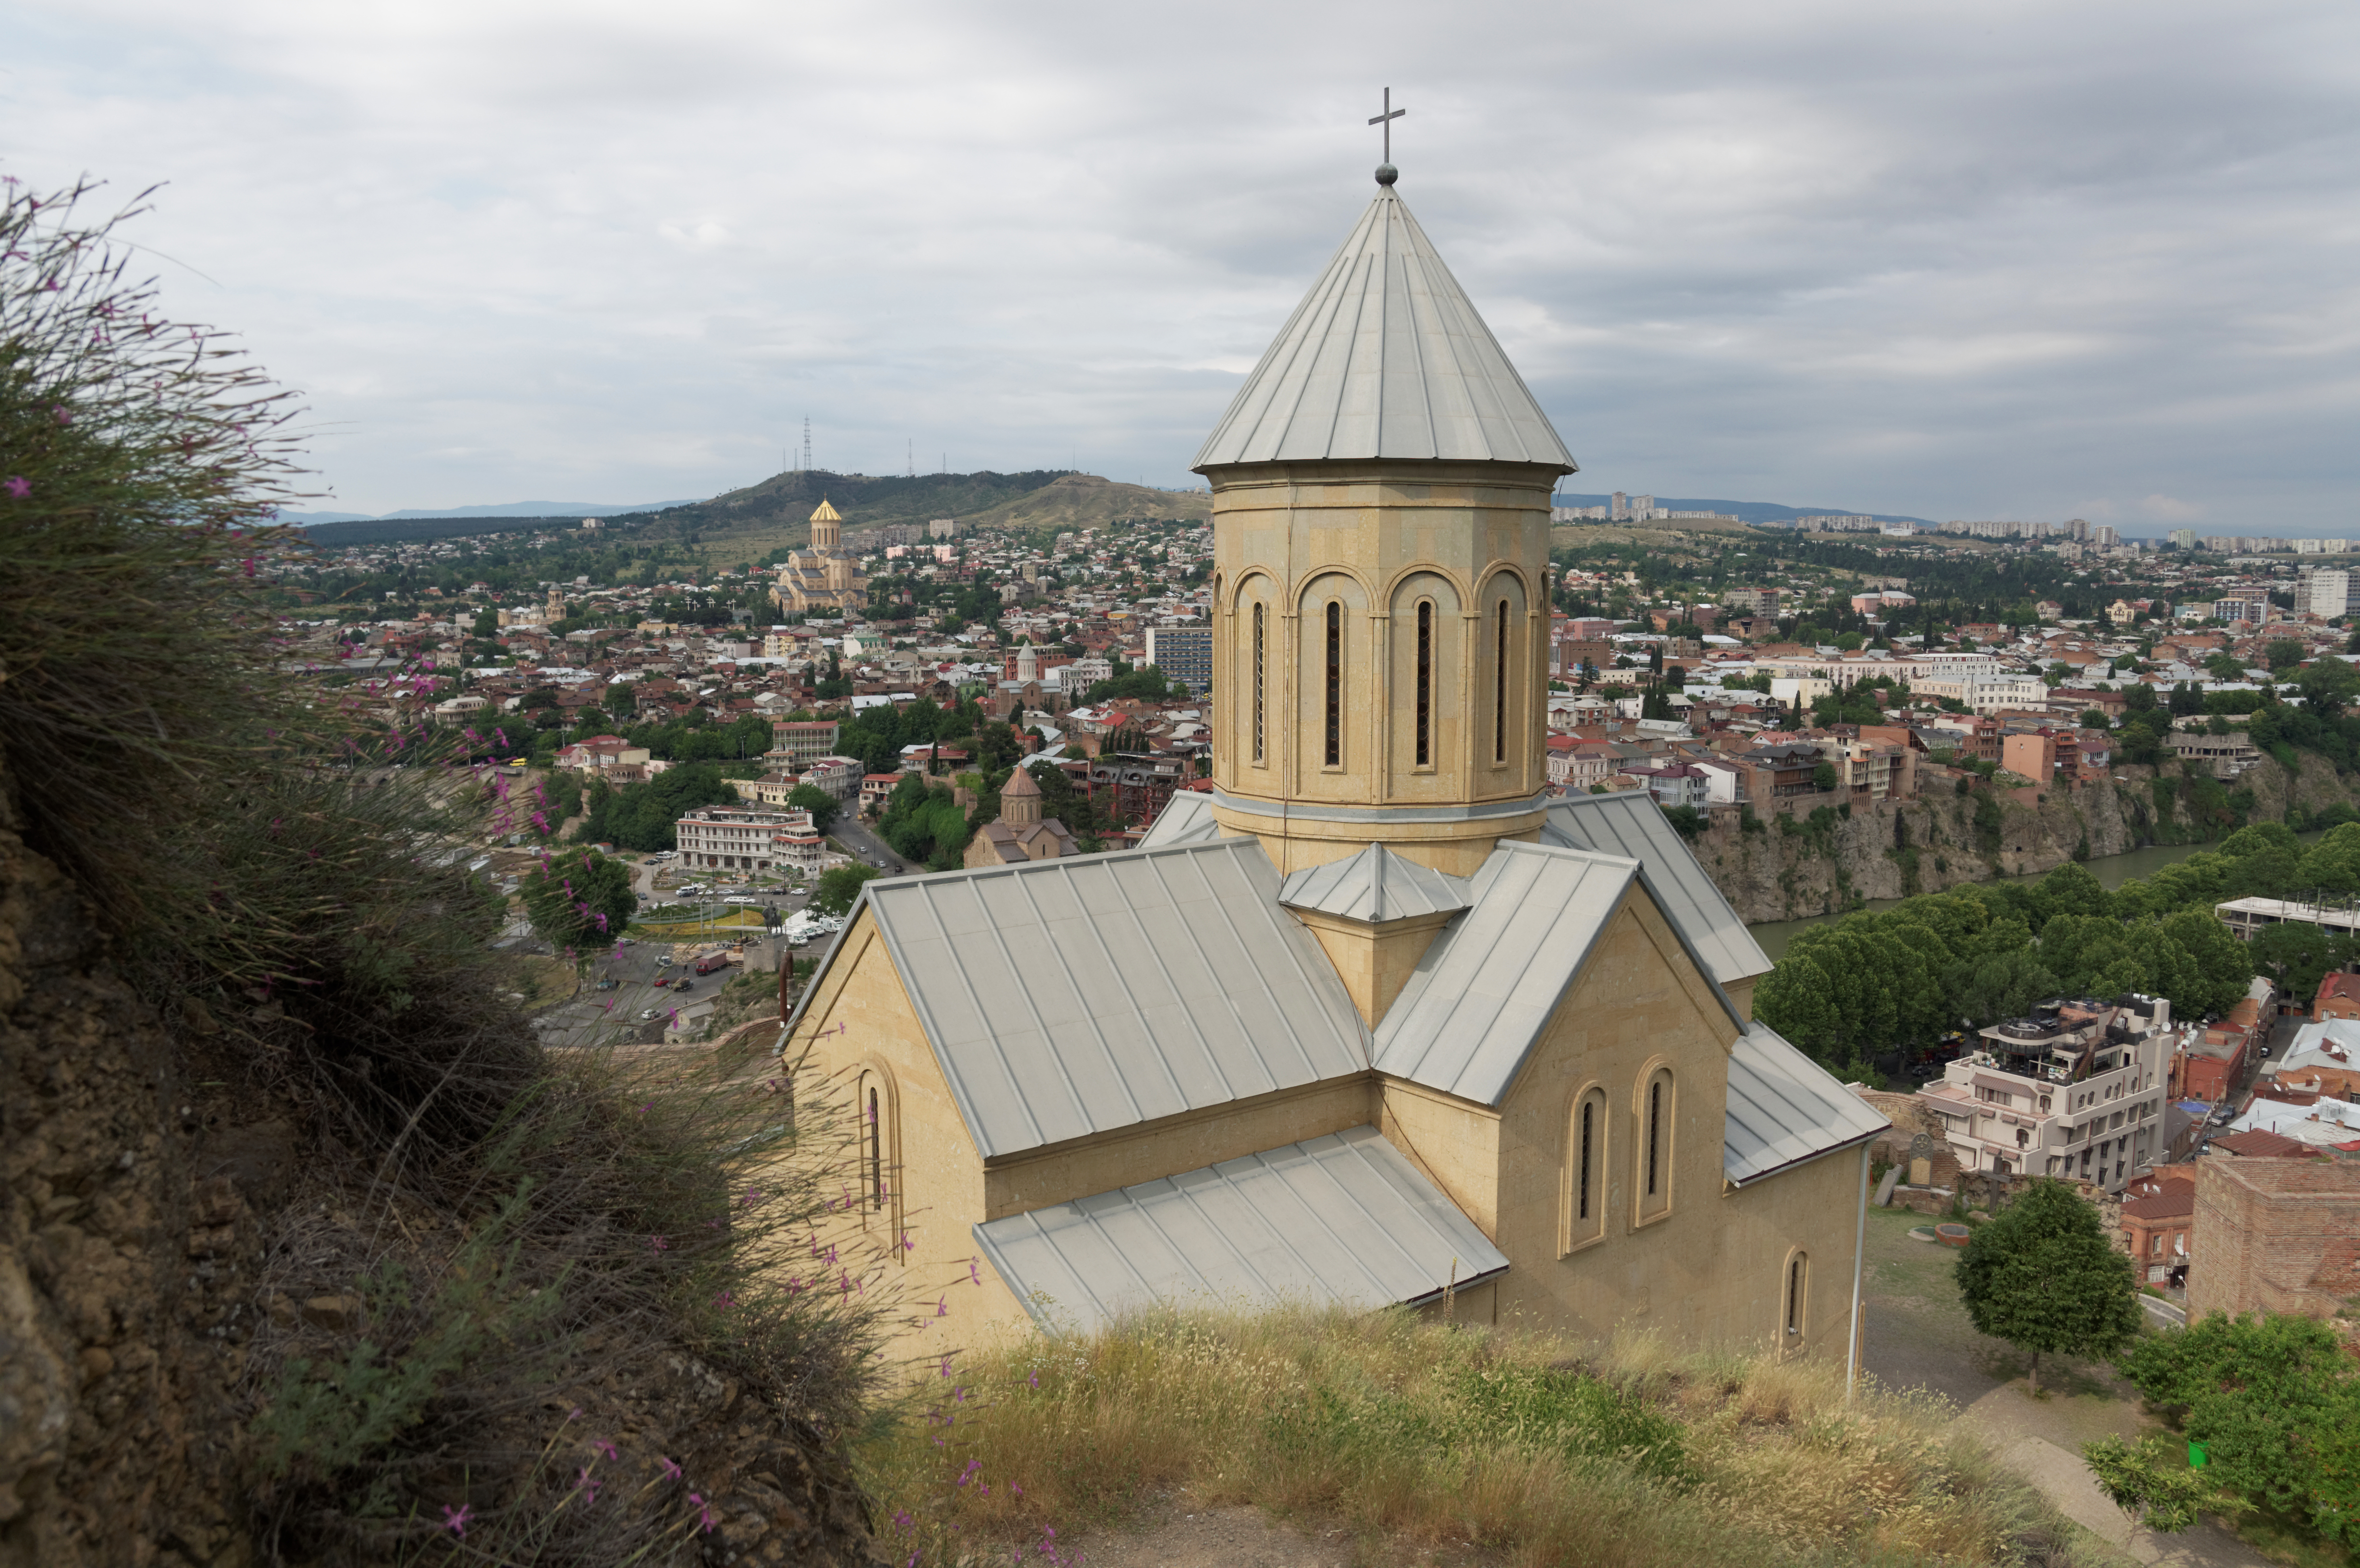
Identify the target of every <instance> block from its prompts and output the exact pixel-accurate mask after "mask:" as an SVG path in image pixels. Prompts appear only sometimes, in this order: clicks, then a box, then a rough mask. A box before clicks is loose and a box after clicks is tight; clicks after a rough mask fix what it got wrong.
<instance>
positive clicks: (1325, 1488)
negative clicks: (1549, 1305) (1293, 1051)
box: [858, 1310, 2107, 1565]
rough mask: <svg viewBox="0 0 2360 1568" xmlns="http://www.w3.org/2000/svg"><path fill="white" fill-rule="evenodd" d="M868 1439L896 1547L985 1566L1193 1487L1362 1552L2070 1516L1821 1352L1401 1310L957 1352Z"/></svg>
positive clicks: (1767, 1542)
mask: <svg viewBox="0 0 2360 1568" xmlns="http://www.w3.org/2000/svg"><path fill="white" fill-rule="evenodd" d="M925 1381H926V1385H927V1386H926V1388H923V1389H922V1390H920V1392H919V1395H918V1403H919V1405H920V1406H921V1407H923V1408H920V1409H917V1410H914V1411H913V1412H912V1414H910V1415H909V1416H907V1417H906V1418H905V1419H904V1420H903V1421H901V1423H900V1424H898V1425H895V1426H892V1427H890V1428H888V1429H886V1430H885V1431H883V1432H881V1433H880V1435H878V1436H876V1437H874V1438H872V1439H871V1440H870V1441H869V1443H868V1444H867V1445H866V1446H865V1447H864V1448H863V1449H862V1450H861V1451H860V1452H859V1454H858V1461H859V1464H860V1466H861V1469H862V1474H863V1477H864V1482H865V1486H866V1488H867V1490H868V1491H869V1494H870V1496H871V1497H873V1498H874V1499H875V1507H876V1508H877V1516H878V1517H879V1518H880V1519H881V1520H884V1521H885V1523H884V1524H883V1525H882V1527H881V1528H880V1536H881V1537H882V1539H883V1543H884V1545H885V1546H886V1548H887V1550H888V1551H889V1552H890V1554H891V1555H892V1556H893V1558H894V1559H895V1561H897V1562H905V1563H912V1564H918V1563H955V1562H959V1561H964V1560H973V1561H978V1562H980V1561H988V1560H989V1557H990V1555H991V1553H992V1552H994V1551H1010V1550H1016V1549H1032V1548H1035V1547H1043V1546H1052V1547H1056V1548H1058V1549H1059V1550H1062V1549H1063V1546H1064V1544H1065V1543H1064V1542H1061V1541H1059V1539H1058V1533H1057V1532H1063V1533H1064V1534H1065V1536H1067V1537H1070V1536H1071V1535H1072V1534H1074V1533H1075V1532H1076V1529H1077V1527H1087V1526H1091V1525H1109V1524H1120V1522H1122V1521H1123V1520H1124V1519H1126V1518H1127V1517H1129V1516H1130V1515H1131V1514H1132V1513H1133V1512H1134V1511H1135V1510H1137V1509H1139V1508H1142V1506H1143V1505H1145V1504H1148V1503H1151V1502H1153V1501H1155V1500H1157V1499H1159V1498H1161V1497H1166V1496H1169V1495H1170V1494H1172V1493H1174V1492H1175V1491H1179V1490H1182V1489H1185V1491H1186V1493H1187V1495H1188V1498H1189V1506H1191V1507H1217V1506H1220V1505H1223V1504H1240V1503H1242V1504H1253V1505H1258V1506H1260V1507H1262V1508H1267V1509H1271V1510H1273V1511H1275V1512H1277V1513H1280V1514H1283V1515H1292V1516H1296V1517H1299V1518H1303V1519H1322V1520H1335V1521H1339V1522H1341V1523H1342V1524H1344V1525H1346V1526H1348V1527H1349V1528H1350V1529H1351V1530H1354V1531H1355V1532H1356V1534H1357V1535H1358V1536H1359V1538H1360V1544H1361V1547H1362V1551H1363V1554H1364V1555H1374V1554H1377V1553H1378V1552H1380V1550H1381V1549H1385V1554H1386V1555H1393V1554H1396V1553H1397V1552H1399V1550H1400V1549H1404V1548H1407V1549H1412V1550H1415V1549H1427V1550H1433V1549H1450V1548H1454V1547H1459V1546H1461V1545H1462V1544H1463V1545H1467V1546H1472V1547H1474V1548H1477V1549H1480V1550H1481V1551H1482V1552H1484V1553H1485V1554H1486V1555H1487V1556H1488V1557H1490V1558H1492V1559H1493V1560H1497V1561H1501V1562H1505V1563H1517V1564H1535V1565H1538V1564H1542V1563H1551V1564H1554V1563H1594V1564H1622V1563H1628V1564H1633V1565H1637V1564H1648V1565H1654V1564H1663V1563H1835V1562H1843V1563H1863V1562H1873V1563H1936V1562H1939V1563H2027V1562H2033V1563H2049V1564H2052V1565H2063V1564H2068V1563H2076V1562H2090V1561H2100V1560H2107V1559H2104V1558H2103V1556H2101V1557H2097V1558H2091V1557H2084V1556H2081V1555H2078V1553H2079V1552H2080V1551H2081V1547H2078V1546H2077V1545H2076V1543H2075V1539H2074V1538H2073V1536H2072V1532H2071V1530H2070V1527H2069V1526H2067V1525H2066V1524H2065V1523H2064V1522H2063V1521H2062V1520H2061V1519H2060V1518H2059V1517H2058V1516H2057V1515H2056V1514H2055V1513H2054V1512H2053V1511H2051V1510H2050V1508H2049V1506H2048V1505H2047V1504H2046V1502H2045V1501H2044V1500H2043V1499H2042V1498H2041V1497H2039V1496H2038V1493H2036V1492H2035V1491H2034V1490H2033V1489H2032V1488H2031V1487H2030V1486H2028V1485H2027V1484H2026V1483H2025V1482H2024V1481H2022V1480H2021V1479H2020V1478H2018V1477H2016V1476H2015V1475H2011V1474H2009V1473H2007V1472H2005V1471H2004V1470H2002V1469H2000V1468H1998V1467H1997V1465H1995V1464H1994V1460H1993V1457H1992V1455H1991V1454H1990V1453H1989V1452H1988V1451H1987V1450H1986V1449H1984V1448H1983V1446H1982V1445H1981V1444H1980V1443H1977V1442H1976V1441H1975V1440H1974V1439H1973V1438H1972V1437H1971V1436H1968V1435H1966V1434H1963V1433H1961V1432H1958V1431H1957V1430H1955V1429H1954V1428H1953V1427H1952V1426H1951V1425H1950V1413H1951V1412H1950V1410H1948V1408H1947V1407H1946V1406H1945V1405H1943V1404H1942V1403H1941V1402H1940V1401H1939V1400H1935V1399H1928V1398H1923V1397H1914V1396H1913V1397H1895V1396H1889V1395H1885V1394H1881V1393H1877V1392H1874V1390H1864V1391H1863V1394H1862V1395H1861V1397H1859V1398H1858V1399H1854V1400H1852V1401H1850V1402H1847V1400H1846V1399H1845V1397H1844V1389H1843V1369H1842V1367H1841V1364H1840V1363H1835V1364H1830V1363H1828V1362H1808V1363H1807V1362H1785V1363H1782V1362H1778V1361H1774V1360H1771V1359H1767V1358H1764V1357H1739V1356H1711V1355H1690V1356H1678V1355H1674V1354H1671V1353H1669V1352H1668V1351H1666V1349H1665V1348H1664V1347H1663V1346H1662V1345H1661V1344H1660V1343H1659V1342H1657V1341H1655V1340H1654V1339H1652V1338H1644V1337H1626V1338H1622V1339H1618V1340H1617V1341H1616V1342H1615V1343H1614V1344H1613V1345H1612V1346H1610V1347H1608V1348H1607V1349H1606V1350H1605V1351H1604V1352H1602V1353H1601V1352H1598V1351H1597V1350H1596V1347H1594V1346H1590V1345H1582V1344H1579V1343H1578V1342H1576V1341H1573V1340H1571V1339H1568V1338H1565V1337H1562V1336H1557V1335H1551V1334H1524V1333H1515V1332H1510V1331H1491V1330H1467V1329H1454V1328H1453V1327H1451V1326H1450V1325H1448V1324H1446V1323H1439V1322H1436V1321H1433V1320H1430V1319H1425V1318H1420V1317H1417V1316H1415V1315H1412V1314H1410V1313H1407V1312H1380V1313H1376V1314H1373V1315H1357V1314H1352V1313H1348V1312H1332V1311H1330V1312H1318V1311H1308V1310H1305V1311H1283V1312H1272V1313H1267V1314H1262V1315H1251V1316H1249V1315H1240V1314H1231V1313H1224V1312H1178V1313H1172V1314H1167V1315H1162V1316H1156V1317H1152V1318H1148V1319H1143V1320H1141V1321H1139V1322H1136V1323H1131V1324H1130V1325H1128V1326H1125V1327H1122V1328H1120V1329H1117V1330H1114V1331H1110V1332H1108V1333H1105V1334H1098V1335H1097V1336H1094V1337H1061V1338H1042V1339H1033V1340H1026V1341H1023V1342H1021V1343H1017V1344H1014V1345H1009V1346H1007V1347H1004V1348H1000V1349H996V1350H992V1351H989V1352H983V1353H977V1354H970V1355H966V1356H955V1357H953V1358H952V1359H951V1360H949V1361H947V1362H945V1363H944V1364H943V1366H942V1367H940V1368H938V1369H937V1370H936V1375H935V1376H934V1377H928V1378H927V1379H926V1380H925Z"/></svg>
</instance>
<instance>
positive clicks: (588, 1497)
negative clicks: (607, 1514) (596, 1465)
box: [574, 1466, 598, 1508]
mask: <svg viewBox="0 0 2360 1568" xmlns="http://www.w3.org/2000/svg"><path fill="white" fill-rule="evenodd" d="M574 1486H575V1488H576V1489H578V1490H579V1491H580V1492H581V1494H582V1506H583V1507H584V1508H588V1507H590V1505H591V1504H593V1503H595V1502H596V1501H597V1500H598V1483H597V1482H596V1481H595V1480H594V1479H592V1478H591V1475H590V1471H589V1469H588V1467H587V1466H585V1467H584V1468H582V1469H579V1470H576V1471H575V1472H574Z"/></svg>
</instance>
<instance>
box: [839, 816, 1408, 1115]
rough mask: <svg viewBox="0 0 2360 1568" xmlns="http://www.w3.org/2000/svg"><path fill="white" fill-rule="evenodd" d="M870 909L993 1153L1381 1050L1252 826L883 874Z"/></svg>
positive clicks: (1265, 1089)
mask: <svg viewBox="0 0 2360 1568" xmlns="http://www.w3.org/2000/svg"><path fill="white" fill-rule="evenodd" d="M861 908H865V909H867V910H868V911H869V915H870V917H871V918H872V919H873V920H875V921H876V924H877V930H878V932H879V934H880V936H881V937H882V938H883V939H884V942H885V944H886V947H887V948H888V949H889V950H890V953H891V954H892V957H893V962H894V966H895V968H896V969H898V970H899V971H900V973H901V983H902V985H904V986H905V987H907V989H908V991H909V995H910V1001H911V1003H912V1006H913V1007H915V1008H916V1010H917V1014H918V1020H919V1022H920V1024H921V1025H922V1026H923V1028H924V1029H925V1031H926V1038H927V1040H929V1041H930V1042H931V1043H932V1045H933V1047H934V1057H935V1060H936V1061H937V1062H939V1063H940V1064H941V1066H942V1070H943V1075H944V1077H945V1079H946V1080H947V1081H948V1082H949V1084H950V1090H951V1095H952V1097H953V1098H954V1099H955V1100H956V1102H957V1104H958V1107H959V1114H960V1116H963V1117H964V1118H965V1120H966V1122H967V1131H968V1133H969V1134H970V1135H971V1136H972V1137H973V1138H974V1139H975V1144H976V1148H977V1149H978V1151H979V1152H981V1154H982V1155H983V1156H984V1157H985V1158H986V1159H990V1158H992V1157H993V1156H996V1155H1003V1154H1010V1153H1014V1152H1017V1151H1020V1150H1022V1149H1036V1148H1039V1147H1040V1146H1042V1145H1043V1144H1050V1143H1056V1142H1060V1141H1062V1140H1064V1139H1066V1138H1080V1137H1083V1136H1085V1135H1087V1134H1089V1133H1096V1132H1105V1131H1108V1130H1109V1129H1111V1128H1115V1127H1131V1126H1135V1125H1137V1124H1138V1123H1141V1122H1146V1121H1153V1120H1154V1119H1156V1118H1157V1117H1160V1116H1174V1115H1176V1114H1178V1113H1180V1112H1183V1111H1188V1110H1196V1109H1199V1108H1201V1107H1204V1106H1207V1105H1221V1104H1225V1103H1227V1102H1229V1101H1232V1100H1240V1099H1244V1098H1247V1097H1249V1096H1251V1095H1256V1094H1269V1093H1272V1092H1273V1091H1275V1090H1279V1089H1289V1088H1294V1087H1296V1086H1298V1085H1301V1084H1305V1083H1317V1082H1318V1081H1320V1080H1322V1079H1327V1078H1337V1077H1343V1076H1346V1075H1349V1074H1350V1073H1358V1072H1361V1071H1364V1070H1365V1069H1366V1068H1367V1067H1368V1064H1369V1057H1368V1034H1367V1031H1366V1029H1364V1028H1363V1027H1362V1026H1361V1023H1360V1015H1359V1013H1358V1012H1356V1011H1355V1010H1354V1009H1353V1007H1352V1001H1351V997H1350V996H1349V995H1348V994H1347V993H1346V991H1345V989H1344V983H1343V981H1342V980H1341V979H1340V978H1339V977H1338V975H1337V973H1336V968H1335V965H1334V964H1331V963H1330V962H1328V959H1327V955H1326V953H1323V952H1321V951H1320V948H1319V944H1318V941H1317V938H1315V937H1314V936H1313V935H1312V934H1311V933H1310V932H1309V931H1306V930H1305V929H1304V927H1303V925H1302V923H1301V922H1300V921H1298V920H1295V919H1293V918H1292V917H1290V916H1289V915H1288V914H1287V913H1286V912H1285V911H1284V909H1281V908H1280V907H1279V903H1278V873H1277V871H1276V870H1274V869H1273V867H1272V866H1271V864H1270V859H1269V857H1268V856H1267V855H1264V854H1263V853H1262V844H1261V843H1260V841H1258V840H1255V839H1251V838H1236V839H1224V840H1220V841H1218V842H1216V843H1212V844H1189V845H1184V846H1182V847H1179V848H1176V849H1139V850H1130V851H1126V852H1122V853H1119V854H1114V855H1082V856H1077V857H1074V858H1070V859H1068V858H1060V859H1056V860H1041V861H1032V862H1028V863H1026V864H1024V865H1022V866H983V867H978V868H977V869H974V870H969V871H945V872H939V873H936V874H934V875H933V876H926V877H896V878H890V879H885V880H880V881H876V882H871V883H869V884H868V885H867V886H866V887H863V888H862V890H861V903H860V905H859V906H858V907H856V909H855V911H854V913H855V918H856V919H857V918H858V913H859V909H861ZM845 947H846V944H845V943H844V942H837V943H836V946H835V947H834V948H833V949H832V950H831V952H830V953H829V959H828V962H829V963H830V964H833V963H834V962H835V957H836V953H841V952H843V951H845ZM823 977H824V976H823ZM820 990H821V986H820V985H819V984H818V983H817V981H814V984H813V985H811V986H809V987H807V988H806V990H805V991H804V999H803V1001H802V1002H800V1003H798V1004H797V1005H796V1017H797V1018H800V1017H801V1016H802V1013H803V1009H804V1008H805V1007H808V1006H809V1005H810V998H811V997H813V996H816V995H818V994H819V992H820Z"/></svg>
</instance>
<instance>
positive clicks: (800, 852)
mask: <svg viewBox="0 0 2360 1568" xmlns="http://www.w3.org/2000/svg"><path fill="white" fill-rule="evenodd" d="M672 833H673V839H674V842H675V844H677V845H678V846H679V849H680V858H681V863H682V864H683V865H684V866H700V867H711V868H713V869H716V870H726V871H777V870H786V869H789V868H801V867H802V866H804V865H805V864H807V863H808V862H809V860H810V855H811V851H810V847H809V846H808V845H807V844H803V843H802V842H801V841H803V840H807V839H808V840H813V841H817V840H818V837H819V835H818V833H817V830H816V829H814V826H813V824H812V815H811V813H810V812H809V811H790V810H788V809H786V808H784V807H781V806H771V805H756V806H699V807H697V808H696V810H694V811H690V812H689V813H688V814H687V815H685V816H683V817H682V818H681V819H680V820H679V821H678V822H674V823H673V824H672Z"/></svg>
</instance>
